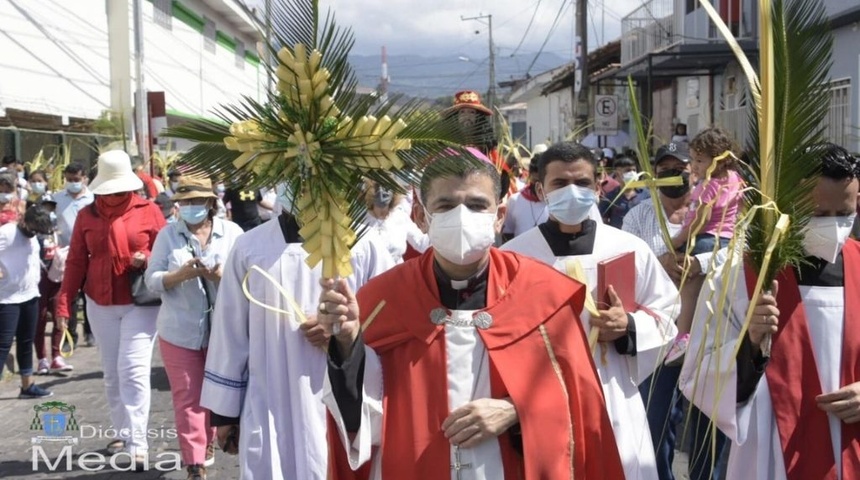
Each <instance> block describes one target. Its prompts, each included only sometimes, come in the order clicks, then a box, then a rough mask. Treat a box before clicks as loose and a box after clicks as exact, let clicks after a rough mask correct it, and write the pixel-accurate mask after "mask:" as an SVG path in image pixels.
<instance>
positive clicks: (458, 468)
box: [451, 445, 472, 480]
mask: <svg viewBox="0 0 860 480" xmlns="http://www.w3.org/2000/svg"><path fill="white" fill-rule="evenodd" d="M467 468H472V464H471V463H461V461H460V447H459V446H458V445H454V464H453V465H451V470H454V472H455V473H456V474H457V480H463V477H461V476H460V475H461V470H465V469H467Z"/></svg>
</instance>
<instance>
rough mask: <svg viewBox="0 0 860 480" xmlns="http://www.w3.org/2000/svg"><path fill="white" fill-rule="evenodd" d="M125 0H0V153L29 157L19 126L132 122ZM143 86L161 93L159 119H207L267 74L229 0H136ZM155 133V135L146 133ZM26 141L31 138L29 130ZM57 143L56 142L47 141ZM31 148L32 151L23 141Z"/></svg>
mask: <svg viewBox="0 0 860 480" xmlns="http://www.w3.org/2000/svg"><path fill="white" fill-rule="evenodd" d="M135 3H136V2H135V1H134V0H79V1H74V2H67V1H63V0H26V1H25V0H8V1H5V2H0V32H2V33H3V35H0V51H2V52H3V54H2V55H3V57H4V61H3V62H0V79H2V80H0V128H2V129H3V130H2V131H0V150H2V153H3V154H4V155H15V156H17V157H18V158H21V159H23V160H28V159H30V158H32V156H33V155H35V153H36V152H35V151H34V149H35V148H36V147H37V146H38V145H39V144H44V143H45V139H42V140H39V141H34V142H31V141H28V138H27V136H28V130H44V131H63V132H66V134H67V135H73V134H75V133H76V132H77V133H79V134H80V133H81V132H82V131H87V130H88V128H87V126H88V125H91V124H92V123H93V122H94V121H95V120H96V119H99V118H100V117H103V118H104V117H105V116H106V115H108V114H109V115H110V116H112V117H113V119H114V121H115V122H116V123H119V125H120V128H121V129H122V130H124V131H125V132H127V133H128V132H130V131H131V129H132V126H133V125H134V115H133V113H134V108H135V102H134V98H135V92H136V79H137V73H136V71H135V55H136V49H135V41H134V25H135V23H134V4H135ZM140 3H141V6H142V13H143V16H142V18H143V22H142V23H143V28H142V32H143V69H142V70H143V74H144V75H143V76H144V82H145V83H144V89H145V90H146V91H149V92H163V93H164V107H165V109H166V113H167V119H168V122H171V123H172V122H175V121H179V120H181V119H182V118H188V117H210V118H212V116H213V115H212V114H213V109H215V108H216V107H217V106H218V105H219V104H222V103H229V102H237V101H238V100H240V98H241V96H242V95H248V96H251V97H252V98H255V99H259V98H260V97H261V96H262V95H263V94H264V92H265V88H266V75H265V69H264V67H263V65H261V64H260V60H259V56H258V53H257V42H258V40H259V38H258V35H257V33H256V26H255V23H254V21H253V19H252V17H251V15H250V13H249V12H248V11H246V9H245V8H244V7H242V6H241V5H240V4H239V3H238V2H236V1H235V0H181V1H179V0H140ZM152 133H153V135H156V136H157V134H158V132H157V131H153V132H152ZM32 135H37V133H35V132H32V134H31V135H30V136H32ZM54 140H56V141H64V139H62V138H55V139H54ZM31 144H32V145H31Z"/></svg>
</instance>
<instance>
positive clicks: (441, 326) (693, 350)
mask: <svg viewBox="0 0 860 480" xmlns="http://www.w3.org/2000/svg"><path fill="white" fill-rule="evenodd" d="M455 101H456V103H455V107H452V109H449V111H447V112H446V114H448V115H456V116H458V118H460V117H462V122H461V124H462V125H463V128H474V129H477V130H476V131H477V132H478V134H479V135H478V136H477V137H475V138H477V140H476V141H475V142H474V146H472V147H469V148H468V149H467V150H465V151H463V152H458V151H451V152H448V153H447V154H445V155H442V156H441V157H439V158H436V159H433V161H431V162H429V163H428V165H427V166H426V168H425V169H424V171H423V172H421V181H420V185H417V186H415V187H412V186H410V185H402V191H395V190H392V189H390V188H386V187H385V186H382V185H379V184H377V183H374V182H370V181H368V182H367V183H366V184H365V186H364V190H363V192H364V193H363V195H364V198H363V200H364V202H365V205H366V207H367V215H366V218H365V219H364V224H365V229H364V235H363V236H362V237H361V239H360V240H359V241H358V242H357V243H356V244H355V245H354V246H353V248H352V267H353V272H354V273H353V274H352V275H350V276H349V277H347V278H340V279H325V278H322V275H321V270H320V269H319V268H310V267H309V266H308V265H307V264H306V263H305V260H306V259H307V257H308V254H307V252H306V251H305V250H304V249H303V248H302V238H301V234H300V226H299V225H298V223H297V220H296V214H297V211H296V210H297V207H296V205H295V202H294V201H293V199H294V192H291V191H290V190H289V189H288V188H287V187H285V186H284V185H271V186H270V188H269V189H266V190H255V189H247V188H244V187H243V186H241V185H230V184H229V183H228V184H226V185H225V184H224V183H221V181H219V179H210V178H206V177H203V176H199V175H198V174H196V173H189V171H188V170H186V169H183V168H182V167H181V166H177V167H176V168H174V169H173V170H171V171H169V172H167V176H166V178H164V179H162V178H161V177H160V175H155V176H150V175H147V174H146V169H145V168H133V165H132V161H131V159H130V158H129V156H128V155H127V154H125V153H124V152H120V151H111V152H107V153H103V154H102V155H101V156H99V158H98V163H97V169H96V170H95V173H94V174H93V175H92V176H90V175H88V173H89V171H88V169H87V168H86V167H85V166H84V165H82V164H80V163H71V164H69V165H68V166H66V167H65V168H64V170H63V171H62V172H57V173H55V174H60V175H63V176H64V180H65V184H64V187H63V189H62V190H61V191H57V192H50V191H48V189H47V187H46V186H47V184H48V183H49V180H50V179H49V177H48V175H47V173H46V172H40V171H34V172H26V169H25V168H24V166H23V165H22V164H21V163H20V162H16V161H15V160H14V159H12V161H7V160H4V170H3V171H0V224H2V226H0V358H3V359H6V358H7V356H8V355H9V352H10V349H11V347H12V345H13V344H14V345H15V346H16V355H15V357H16V358H17V363H18V372H19V375H20V380H21V390H20V397H21V398H35V399H38V398H44V397H48V396H50V395H51V392H49V391H47V390H46V389H44V388H42V387H40V386H39V385H37V384H36V383H35V382H34V381H33V376H34V375H40V374H46V373H49V372H69V371H72V370H73V367H72V365H70V364H69V363H67V362H66V358H65V357H66V355H67V354H68V352H67V350H66V349H65V348H64V347H65V346H73V345H76V344H77V343H78V337H77V330H78V328H77V326H76V325H75V324H74V322H75V321H76V320H77V319H78V313H77V311H78V309H79V308H83V310H84V312H83V313H85V314H84V315H83V316H82V318H83V319H84V327H85V330H84V339H83V341H84V342H86V343H87V344H91V345H93V344H94V345H97V346H98V349H99V353H100V356H101V369H102V370H103V372H104V383H105V393H106V397H107V400H108V405H109V408H110V418H111V421H112V423H113V425H114V426H115V428H116V431H117V432H118V435H120V436H118V437H117V438H115V439H114V440H113V441H111V443H110V444H109V445H108V446H107V447H108V449H109V450H110V451H111V452H121V451H122V452H127V453H129V454H130V455H131V456H132V458H133V459H134V462H135V464H136V466H137V467H139V468H146V464H147V462H148V458H147V452H148V445H147V439H146V436H145V435H135V434H134V433H133V432H145V431H146V430H147V422H148V419H149V410H150V392H151V388H150V383H149V382H150V374H149V373H150V366H151V361H152V356H153V348H154V345H155V343H156V339H157V342H158V346H159V351H160V355H161V357H162V359H163V363H164V366H165V370H166V372H167V376H168V379H169V382H170V390H171V395H172V399H173V405H174V413H175V423H176V429H177V432H178V442H179V449H180V452H181V457H182V461H183V464H184V465H185V467H186V469H187V472H188V478H189V479H191V480H198V479H205V478H206V475H207V473H206V468H207V467H208V466H211V465H212V463H213V462H214V460H215V446H216V445H218V446H220V448H221V449H222V450H223V451H224V452H227V453H230V454H238V455H239V464H240V474H241V477H242V478H247V479H253V478H257V479H272V478H301V479H328V478H334V479H338V480H344V479H352V478H385V479H401V478H427V479H431V478H432V479H438V478H451V479H457V480H460V479H463V478H470V479H471V478H474V479H493V480H495V479H503V478H533V479H538V478H541V479H557V478H588V479H601V478H605V479H620V478H628V479H655V480H656V479H660V480H667V479H673V478H674V474H673V469H672V467H673V459H674V453H675V451H676V449H679V448H682V445H681V442H680V439H679V438H678V437H677V436H676V435H677V433H678V432H679V430H680V431H684V432H686V433H685V434H682V438H686V440H687V442H688V443H689V446H687V447H685V449H686V451H687V452H688V453H689V459H690V461H689V475H690V478H692V479H696V480H702V479H710V478H722V476H723V475H724V474H728V478H738V479H747V478H749V479H771V478H789V479H795V478H822V479H823V478H834V479H839V478H844V479H850V478H854V477H855V476H856V475H857V474H858V473H860V466H858V461H860V460H858V458H860V430H858V429H860V427H858V425H860V383H858V382H860V372H858V371H857V369H856V365H857V364H860V338H858V335H857V334H856V332H858V331H860V329H858V328H857V326H855V325H853V324H852V323H849V321H850V320H851V319H853V315H854V314H853V313H852V312H853V310H851V309H847V304H846V302H847V303H852V302H853V301H854V299H855V298H856V297H857V296H856V295H853V296H852V295H850V294H848V293H850V292H849V290H851V289H856V288H857V287H856V285H857V284H856V283H854V281H855V278H854V276H853V271H854V268H853V267H854V266H856V265H860V263H858V262H860V247H858V245H860V244H858V243H856V242H855V241H854V240H851V239H849V238H848V237H849V234H850V232H851V230H852V227H853V224H854V215H855V212H856V209H857V201H858V177H860V166H858V160H857V159H856V158H855V157H853V156H852V155H850V154H849V153H848V152H846V151H845V150H844V149H842V148H841V147H838V146H836V145H829V144H828V145H823V146H822V147H821V149H820V156H819V161H820V163H821V165H820V171H821V178H820V179H819V180H818V182H819V186H818V187H817V189H816V190H815V193H814V199H813V200H814V202H815V204H816V210H815V214H814V215H815V216H814V217H813V221H812V222H811V225H813V227H811V228H810V229H808V230H807V233H806V238H805V240H804V248H805V250H806V254H807V255H808V260H809V265H804V266H801V267H799V268H798V269H797V270H796V271H792V272H789V274H787V275H786V276H782V277H780V279H779V283H778V284H774V285H773V286H772V289H771V290H769V291H768V293H767V294H766V295H763V296H762V297H761V299H760V300H759V302H758V304H756V305H754V312H755V314H754V315H753V317H752V323H751V324H750V325H749V328H748V330H747V331H746V332H745V333H743V335H741V332H742V331H743V330H742V325H743V319H744V318H745V313H746V309H747V306H748V305H749V296H748V295H747V293H748V291H747V285H748V284H747V283H744V282H741V284H740V285H738V286H737V287H736V288H735V289H734V291H733V292H732V294H731V295H730V296H729V300H728V303H727V304H726V306H725V308H726V310H727V311H729V312H731V319H732V321H731V325H728V326H726V325H711V324H710V323H711V321H712V316H709V315H708V314H707V312H708V311H709V309H710V307H711V304H710V303H709V302H711V300H710V299H712V297H713V292H715V291H719V289H720V288H721V287H720V284H721V282H726V281H728V278H729V275H728V273H729V272H722V271H721V269H723V268H724V264H725V265H729V266H728V267H726V268H727V269H732V268H734V269H737V268H739V267H738V266H739V265H741V266H742V265H743V262H734V263H726V260H727V259H729V258H731V257H733V256H738V255H740V254H741V251H742V246H740V245H734V244H733V242H732V238H733V237H734V236H735V234H736V228H737V223H738V220H739V215H740V211H741V199H742V191H743V190H744V189H745V188H746V183H745V180H744V178H743V176H742V175H741V173H740V172H739V169H738V167H737V160H736V158H737V157H736V155H739V154H740V152H737V150H736V149H735V147H734V145H733V143H732V140H731V138H730V137H729V136H728V135H727V134H726V133H725V132H724V131H723V130H721V129H720V128H717V127H709V128H706V129H704V130H702V131H701V132H697V133H695V135H693V136H692V138H691V139H689V141H688V137H687V132H686V128H683V129H680V128H679V129H678V130H677V131H676V135H675V137H673V139H672V141H671V142H669V143H667V144H665V145H662V146H660V147H659V148H658V149H657V150H656V153H655V155H654V157H653V160H652V166H653V172H654V176H655V178H656V179H666V178H673V179H678V181H676V182H675V183H674V184H672V185H663V186H660V187H659V188H656V189H655V188H643V187H642V185H647V179H644V177H643V175H642V173H640V172H639V170H640V169H639V164H638V162H637V161H636V160H634V158H636V157H635V156H634V155H632V153H631V152H616V151H614V150H612V149H598V150H592V149H589V148H586V147H584V146H583V145H581V144H578V143H575V142H561V143H557V144H552V145H543V146H539V147H537V148H535V151H534V154H533V156H532V157H531V158H530V161H529V162H528V164H524V165H518V167H521V168H522V171H523V172H524V175H522V176H521V177H517V175H516V173H515V170H516V169H501V171H500V168H499V165H500V162H498V161H497V160H498V159H497V156H498V152H497V150H495V149H494V147H493V145H492V142H489V141H484V140H486V139H485V138H484V137H481V135H484V134H485V133H486V129H485V128H484V127H485V126H486V117H487V116H489V115H491V114H492V112H490V111H489V110H486V109H483V110H482V109H480V108H478V106H479V105H480V101H479V99H478V96H477V94H475V93H474V92H461V93H458V94H457V96H456V99H455ZM726 152H734V154H730V155H725V153H726ZM503 163H504V162H501V164H503ZM90 177H91V178H92V179H91V180H90ZM643 179H644V180H645V182H644V183H643V182H641V181H642V180H643ZM164 180H166V182H165V181H164ZM633 182H639V183H633ZM634 187H636V188H634ZM655 195H656V197H655ZM660 217H662V218H663V219H664V220H665V225H666V227H667V229H668V237H669V238H668V239H667V238H666V235H665V232H664V231H663V230H662V228H661V226H660V225H661V223H662V222H661V219H660ZM667 240H670V241H669V242H667ZM843 253H844V255H843ZM740 268H742V267H740ZM714 272H721V273H718V274H716V275H714ZM708 275H711V277H712V278H714V279H715V280H714V281H713V282H705V278H706V276H708ZM741 279H742V280H743V279H744V276H743V275H741ZM748 281H749V278H747V282H748ZM851 292H853V293H857V292H856V291H855V290H851ZM804 307H805V308H804ZM855 310H856V309H855ZM798 311H800V312H801V313H797V312H798ZM780 312H788V314H785V313H783V314H781V313H780ZM804 312H805V313H804ZM789 316H790V317H789ZM798 316H799V317H800V319H797V318H796V317H798ZM789 318H790V319H791V322H789V321H788V320H789ZM807 319H808V322H807ZM843 319H844V321H843ZM51 323H53V328H52V329H51V330H52V331H51V335H50V341H51V345H50V353H48V351H47V349H46V345H45V343H46V332H47V330H48V328H47V326H48V325H50V324H51ZM807 323H808V326H807ZM782 328H784V329H785V331H784V332H783V333H782V335H783V338H779V343H778V344H777V345H774V347H773V354H772V355H771V356H770V357H768V356H767V355H766V354H765V353H764V351H765V350H766V349H764V348H763V345H764V342H765V337H766V336H767V335H770V334H775V333H777V332H780V329H782ZM66 332H68V335H67V333H66ZM837 333H838V335H837ZM64 338H69V339H68V341H66V340H64ZM785 338H792V339H793V340H792V341H791V342H789V341H788V340H785ZM64 344H67V345H64ZM736 346H738V347H737V350H735V347H736ZM795 350H796V351H795ZM733 351H738V352H739V353H738V355H737V357H736V358H735V357H733V356H732V352H733ZM34 352H35V357H34ZM838 352H842V353H841V355H840V354H839V353H838ZM712 357H713V358H712ZM799 357H804V358H805V359H806V360H805V363H803V365H804V368H806V369H808V370H804V371H803V375H802V378H800V379H799V380H798V379H796V378H795V379H792V378H791V376H792V374H793V373H792V371H791V368H792V361H791V359H792V358H799ZM34 359H35V362H34ZM34 363H35V368H34ZM810 365H811V367H810ZM816 366H817V369H816ZM819 379H820V380H819ZM816 382H817V383H816ZM809 392H816V393H814V394H810V393H809ZM810 395H812V396H810ZM816 395H817V396H816ZM682 397H686V398H687V399H689V402H690V403H689V405H686V404H685V403H684V401H683V400H682ZM801 416H803V418H801ZM801 422H803V423H804V424H805V423H806V422H809V424H810V425H812V426H810V427H808V428H801V427H800V425H801ZM684 426H686V428H684ZM121 432H124V433H121ZM800 443H804V444H805V445H807V446H810V447H809V448H808V449H805V448H804V447H802V446H800ZM726 445H730V446H731V448H730V452H729V454H728V472H723V471H722V468H723V463H722V462H721V456H722V455H723V449H724V447H725V446H726ZM811 445H814V448H812V447H811ZM810 475H812V476H810Z"/></svg>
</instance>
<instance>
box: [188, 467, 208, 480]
mask: <svg viewBox="0 0 860 480" xmlns="http://www.w3.org/2000/svg"><path fill="white" fill-rule="evenodd" d="M186 470H188V480H206V467H204V466H203V465H189V466H188V467H187V468H186Z"/></svg>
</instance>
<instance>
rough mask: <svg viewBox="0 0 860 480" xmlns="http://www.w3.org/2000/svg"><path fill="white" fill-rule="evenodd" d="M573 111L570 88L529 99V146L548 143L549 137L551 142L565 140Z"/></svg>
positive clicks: (527, 115) (569, 128)
mask: <svg viewBox="0 0 860 480" xmlns="http://www.w3.org/2000/svg"><path fill="white" fill-rule="evenodd" d="M572 111H573V110H572V95H571V93H570V89H569V88H566V89H564V90H560V91H558V92H553V93H551V94H549V95H547V96H539V97H535V98H533V99H531V100H529V101H528V110H527V111H526V118H527V119H526V123H527V130H526V131H527V133H528V132H531V139H530V140H531V145H529V147H530V148H531V147H532V146H534V145H536V144H538V143H546V141H547V139H548V138H549V140H550V143H555V142H559V141H562V140H564V138H565V137H566V136H567V135H568V134H569V133H570V131H571V125H572V121H573V117H572V114H571V112H572Z"/></svg>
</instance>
